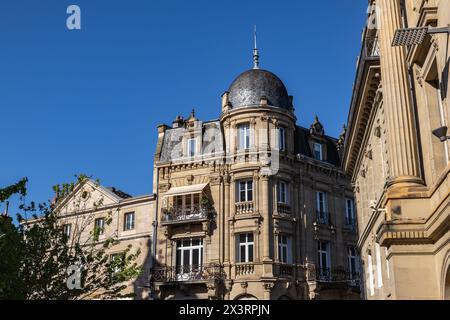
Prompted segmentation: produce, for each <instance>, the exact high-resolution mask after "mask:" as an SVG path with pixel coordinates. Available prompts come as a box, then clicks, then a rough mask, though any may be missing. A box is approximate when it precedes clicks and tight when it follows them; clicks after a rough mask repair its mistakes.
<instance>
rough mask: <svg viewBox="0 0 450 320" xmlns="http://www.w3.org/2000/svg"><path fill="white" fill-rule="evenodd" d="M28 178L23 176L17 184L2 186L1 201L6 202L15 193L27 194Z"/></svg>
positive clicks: (0, 189) (0, 191) (0, 190)
mask: <svg viewBox="0 0 450 320" xmlns="http://www.w3.org/2000/svg"><path fill="white" fill-rule="evenodd" d="M27 182H28V179H27V178H23V179H22V180H20V181H19V182H17V183H16V184H13V185H10V186H8V187H6V188H0V202H5V201H6V200H8V199H9V198H10V197H11V196H12V195H14V194H20V195H21V196H25V195H26V194H27Z"/></svg>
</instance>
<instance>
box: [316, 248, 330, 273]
mask: <svg viewBox="0 0 450 320" xmlns="http://www.w3.org/2000/svg"><path fill="white" fill-rule="evenodd" d="M318 249H319V250H318V253H319V257H318V263H319V275H320V278H322V279H323V280H328V278H329V276H330V244H329V243H328V242H326V241H319V248H318Z"/></svg>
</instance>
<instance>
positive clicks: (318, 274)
mask: <svg viewBox="0 0 450 320" xmlns="http://www.w3.org/2000/svg"><path fill="white" fill-rule="evenodd" d="M306 272H307V274H306V277H307V280H308V281H318V282H328V283H344V282H345V283H347V284H349V285H350V286H359V279H360V276H359V273H358V272H356V271H349V270H345V269H342V268H336V269H330V268H321V267H317V268H316V267H315V265H313V264H309V265H308V266H307V270H306Z"/></svg>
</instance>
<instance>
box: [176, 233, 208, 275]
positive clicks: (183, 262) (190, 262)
mask: <svg viewBox="0 0 450 320" xmlns="http://www.w3.org/2000/svg"><path fill="white" fill-rule="evenodd" d="M202 264H203V239H200V238H192V239H185V240H178V241H177V256H176V266H177V270H176V272H177V275H182V276H183V275H192V273H193V272H200V269H201V266H202ZM186 280H188V279H186Z"/></svg>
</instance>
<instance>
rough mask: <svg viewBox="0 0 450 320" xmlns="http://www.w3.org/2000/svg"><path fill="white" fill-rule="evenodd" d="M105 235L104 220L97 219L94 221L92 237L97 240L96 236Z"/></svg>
mask: <svg viewBox="0 0 450 320" xmlns="http://www.w3.org/2000/svg"><path fill="white" fill-rule="evenodd" d="M103 233H105V219H104V218H98V219H95V222H94V236H95V237H96V238H97V237H98V236H100V235H102V234H103Z"/></svg>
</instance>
